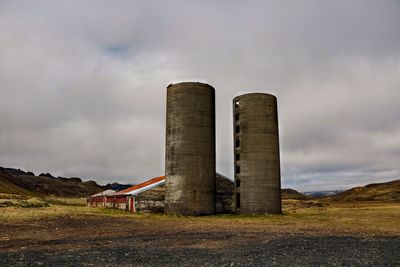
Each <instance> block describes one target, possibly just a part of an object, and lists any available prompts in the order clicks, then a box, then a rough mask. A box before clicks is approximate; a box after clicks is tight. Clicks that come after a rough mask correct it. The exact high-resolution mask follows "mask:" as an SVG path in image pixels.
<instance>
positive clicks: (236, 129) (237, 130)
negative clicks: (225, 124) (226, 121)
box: [235, 125, 240, 133]
mask: <svg viewBox="0 0 400 267" xmlns="http://www.w3.org/2000/svg"><path fill="white" fill-rule="evenodd" d="M235 133H240V126H238V125H237V126H236V127H235Z"/></svg>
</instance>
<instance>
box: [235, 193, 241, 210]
mask: <svg viewBox="0 0 400 267" xmlns="http://www.w3.org/2000/svg"><path fill="white" fill-rule="evenodd" d="M236 208H238V209H240V193H236Z"/></svg>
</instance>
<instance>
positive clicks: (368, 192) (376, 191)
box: [332, 180, 400, 201]
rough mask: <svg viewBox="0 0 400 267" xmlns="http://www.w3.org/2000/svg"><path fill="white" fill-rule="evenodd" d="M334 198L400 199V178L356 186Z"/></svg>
mask: <svg viewBox="0 0 400 267" xmlns="http://www.w3.org/2000/svg"><path fill="white" fill-rule="evenodd" d="M332 199H333V200H335V201H400V180H394V181H390V182H386V183H374V184H369V185H366V186H362V187H354V188H352V189H350V190H347V191H344V192H343V193H340V194H338V195H337V196H334V197H332Z"/></svg>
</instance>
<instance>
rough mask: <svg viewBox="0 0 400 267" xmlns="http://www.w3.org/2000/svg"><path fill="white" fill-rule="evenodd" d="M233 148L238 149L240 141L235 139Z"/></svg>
mask: <svg viewBox="0 0 400 267" xmlns="http://www.w3.org/2000/svg"><path fill="white" fill-rule="evenodd" d="M235 147H240V140H239V139H236V141H235Z"/></svg>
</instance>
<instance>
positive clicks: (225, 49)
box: [0, 0, 400, 191]
mask: <svg viewBox="0 0 400 267" xmlns="http://www.w3.org/2000/svg"><path fill="white" fill-rule="evenodd" d="M180 81H201V82H206V83H209V84H210V85H212V86H213V87H214V88H215V89H216V105H217V106H216V112H217V170H218V171H219V172H220V173H222V174H225V175H227V176H229V177H231V178H232V177H233V154H232V146H233V145H232V134H231V132H232V118H231V99H232V98H233V97H235V96H237V95H239V94H242V93H247V92H266V93H272V94H274V95H276V96H277V97H278V106H279V107H278V108H279V120H280V121H279V122H280V144H281V161H282V163H281V168H282V184H283V187H291V188H295V189H297V190H300V191H308V190H320V189H344V188H349V187H353V186H356V185H365V184H368V183H371V182H379V181H388V180H393V179H400V1H389V0H387V1H367V0H362V1H347V0H342V1H341V0H336V1H320V0H315V1H282V0H277V1H183V0H182V1H166V0H163V1H101V0H95V1H81V0H79V1H71V0H66V1H54V0H48V1H38V0H35V1H7V0H0V166H5V167H17V168H21V169H25V170H31V171H34V172H35V173H39V172H50V173H52V174H53V175H55V176H66V177H70V176H79V177H82V178H83V179H85V180H88V179H95V180H96V181H97V182H99V183H107V182H113V181H118V182H124V183H134V182H138V181H143V180H145V179H148V178H152V177H155V176H159V175H162V174H163V173H164V143H165V136H164V135H165V97H166V86H167V85H168V84H169V83H171V82H174V83H175V82H180Z"/></svg>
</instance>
